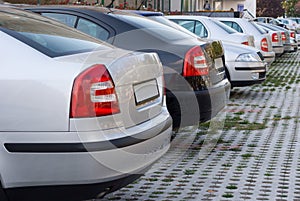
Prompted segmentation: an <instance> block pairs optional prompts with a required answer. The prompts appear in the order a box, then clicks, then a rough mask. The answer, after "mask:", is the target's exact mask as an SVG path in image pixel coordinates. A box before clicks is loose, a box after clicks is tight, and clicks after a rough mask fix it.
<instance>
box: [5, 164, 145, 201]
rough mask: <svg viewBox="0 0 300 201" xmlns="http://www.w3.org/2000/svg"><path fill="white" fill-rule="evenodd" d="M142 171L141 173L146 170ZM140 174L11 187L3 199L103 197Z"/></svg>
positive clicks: (79, 200)
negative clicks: (103, 180) (116, 177)
mask: <svg viewBox="0 0 300 201" xmlns="http://www.w3.org/2000/svg"><path fill="white" fill-rule="evenodd" d="M145 171H146V169H145V170H143V171H141V174H143V172H145ZM140 176H141V175H140V174H132V175H128V176H125V177H123V178H120V179H116V180H113V181H108V182H103V183H97V184H82V185H58V186H35V187H25V188H10V189H7V190H5V193H4V196H5V197H3V198H2V197H1V201H20V200H24V201H25V200H26V201H27V200H28V201H41V200H42V201H82V200H86V199H93V198H96V197H100V198H101V197H102V196H104V195H106V194H107V193H110V192H113V191H116V190H118V189H120V188H122V187H124V186H126V185H127V184H129V183H132V182H133V181H134V180H136V179H138V178H139V177H140Z"/></svg>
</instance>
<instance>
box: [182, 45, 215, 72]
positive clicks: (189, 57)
mask: <svg viewBox="0 0 300 201" xmlns="http://www.w3.org/2000/svg"><path fill="white" fill-rule="evenodd" d="M208 73H209V67H208V64H207V61H206V57H205V55H204V53H203V51H202V49H201V48H200V47H199V46H195V47H193V48H192V49H190V50H189V51H188V52H187V53H186V54H185V58H184V66H183V76H185V77H189V76H201V75H208Z"/></svg>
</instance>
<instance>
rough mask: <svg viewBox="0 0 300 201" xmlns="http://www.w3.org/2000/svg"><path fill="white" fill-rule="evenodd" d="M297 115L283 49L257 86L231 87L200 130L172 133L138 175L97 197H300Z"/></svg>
mask: <svg viewBox="0 0 300 201" xmlns="http://www.w3.org/2000/svg"><path fill="white" fill-rule="evenodd" d="M299 120H300V53H289V54H285V55H283V56H282V57H281V58H279V59H278V60H277V61H276V62H275V63H274V64H272V66H271V67H270V68H269V72H268V79H267V80H266V81H265V82H264V83H263V84H262V85H255V86H251V87H243V88H234V89H233V90H232V93H231V98H230V102H229V104H228V106H227V107H226V108H225V110H224V112H223V113H222V114H220V117H219V119H217V120H214V122H212V123H211V124H210V127H208V130H207V125H202V127H201V128H200V129H199V130H197V132H190V131H189V130H186V131H182V132H181V133H179V134H178V135H177V137H176V138H175V140H174V142H173V143H172V147H171V149H170V151H169V152H168V153H167V154H166V155H165V156H164V157H163V158H162V159H161V160H159V161H158V162H157V163H156V164H155V165H154V166H153V167H152V169H151V170H150V171H149V172H148V173H146V174H145V176H143V177H141V178H140V179H139V180H138V181H136V182H134V183H133V184H130V185H128V186H127V187H124V188H122V189H120V190H119V191H117V192H114V193H112V194H109V195H107V196H106V197H105V198H104V200H149V201H150V200H237V201H240V200H300V121H299ZM189 132H190V133H189ZM176 139H177V141H176ZM191 140H192V141H191ZM191 142H192V143H191ZM189 143H190V144H189ZM186 148H188V149H187V150H186Z"/></svg>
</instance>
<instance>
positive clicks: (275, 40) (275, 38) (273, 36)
mask: <svg viewBox="0 0 300 201" xmlns="http://www.w3.org/2000/svg"><path fill="white" fill-rule="evenodd" d="M272 42H278V35H277V33H273V34H272Z"/></svg>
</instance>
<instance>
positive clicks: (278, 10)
mask: <svg viewBox="0 0 300 201" xmlns="http://www.w3.org/2000/svg"><path fill="white" fill-rule="evenodd" d="M256 15H257V16H258V17H261V16H263V17H275V18H276V17H279V16H283V15H284V9H283V7H282V0H257V1H256Z"/></svg>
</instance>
